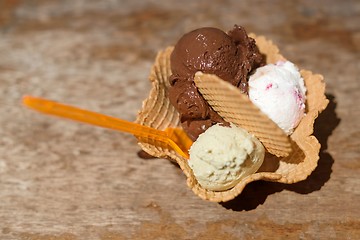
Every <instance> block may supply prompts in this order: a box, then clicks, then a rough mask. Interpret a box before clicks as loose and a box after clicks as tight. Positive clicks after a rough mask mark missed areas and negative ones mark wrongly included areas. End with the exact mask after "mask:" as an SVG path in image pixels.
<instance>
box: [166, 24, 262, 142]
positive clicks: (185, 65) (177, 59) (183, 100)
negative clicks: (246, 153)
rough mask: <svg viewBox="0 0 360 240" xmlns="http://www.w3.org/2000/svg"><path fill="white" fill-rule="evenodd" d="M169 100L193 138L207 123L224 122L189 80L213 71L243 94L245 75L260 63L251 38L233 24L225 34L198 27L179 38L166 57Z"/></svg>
mask: <svg viewBox="0 0 360 240" xmlns="http://www.w3.org/2000/svg"><path fill="white" fill-rule="evenodd" d="M170 61H171V71H172V75H171V76H170V79H169V81H170V84H171V87H170V89H169V98H170V102H171V103H172V104H173V105H174V106H175V108H176V109H177V110H178V111H179V113H180V118H181V123H182V126H183V128H184V130H185V131H186V132H187V133H188V135H189V136H190V137H191V138H192V139H193V140H195V139H196V138H197V137H198V135H199V134H200V133H202V132H204V131H205V130H206V129H207V128H209V127H210V126H212V125H214V124H216V123H218V122H220V123H225V121H224V120H223V119H222V118H221V117H220V116H219V115H218V114H217V113H216V112H215V111H214V110H213V109H212V108H211V107H210V106H209V105H208V104H207V102H206V101H205V100H204V99H203V97H202V96H201V94H200V93H199V92H198V90H197V88H196V86H195V84H194V82H193V80H194V75H195V73H196V72H198V71H201V72H203V73H210V74H215V75H217V76H218V77H220V78H221V79H223V80H225V81H227V82H229V83H231V84H232V85H234V86H236V87H239V89H240V90H241V91H242V92H244V93H247V76H248V74H249V72H251V71H252V70H253V69H255V68H256V67H258V66H260V65H262V63H263V62H264V59H263V56H262V55H261V54H260V52H259V50H258V48H257V46H256V45H255V41H254V39H252V38H250V37H248V36H247V34H246V32H245V30H244V29H243V28H242V27H240V26H237V25H235V27H234V28H233V30H231V31H229V33H228V34H226V33H225V32H223V31H221V30H219V29H216V28H210V27H205V28H200V29H196V30H194V31H191V32H189V33H187V34H185V35H184V36H182V37H181V38H180V40H179V41H178V43H177V44H176V45H175V48H174V50H173V52H172V54H171V57H170Z"/></svg>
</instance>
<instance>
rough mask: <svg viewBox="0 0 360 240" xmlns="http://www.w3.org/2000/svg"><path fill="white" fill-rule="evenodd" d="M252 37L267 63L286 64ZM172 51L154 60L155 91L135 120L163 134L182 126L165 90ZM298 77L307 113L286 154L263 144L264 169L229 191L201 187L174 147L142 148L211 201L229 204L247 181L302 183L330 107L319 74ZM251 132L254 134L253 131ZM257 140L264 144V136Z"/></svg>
mask: <svg viewBox="0 0 360 240" xmlns="http://www.w3.org/2000/svg"><path fill="white" fill-rule="evenodd" d="M249 35H250V36H251V37H252V38H254V39H255V40H256V44H257V46H258V48H259V50H260V52H261V53H262V54H264V55H265V56H266V62H267V63H275V62H277V61H279V60H285V58H284V57H283V56H282V55H281V54H280V53H279V49H278V48H277V46H275V45H274V44H273V43H272V42H271V41H269V40H267V39H265V37H262V36H259V37H257V36H255V35H254V34H249ZM172 50H173V47H168V48H166V49H165V50H163V51H160V52H159V53H158V55H157V57H156V60H155V63H154V65H153V67H152V69H151V73H150V76H149V79H150V81H151V83H152V89H151V91H150V94H149V96H148V98H147V99H145V100H144V102H143V105H142V109H141V110H140V111H139V113H138V116H137V119H136V122H137V123H139V124H142V125H146V126H149V127H153V128H156V129H160V130H164V129H166V128H168V127H181V126H180V120H179V113H178V112H177V110H176V109H175V108H174V107H173V106H172V105H171V103H170V101H169V98H168V93H167V89H168V88H169V86H170V84H169V81H168V77H169V76H170V75H171V69H170V54H171V52H172ZM300 73H301V75H302V77H303V78H304V82H305V86H306V88H307V93H306V98H307V100H306V115H305V116H304V117H303V119H302V120H301V122H300V123H299V125H298V126H297V128H296V129H295V130H294V132H293V133H292V134H291V135H290V136H289V138H288V140H289V141H288V144H289V145H287V143H286V144H285V145H286V147H285V150H284V151H285V153H284V152H283V153H282V152H280V153H279V152H278V153H276V151H275V152H272V151H271V150H269V148H267V147H266V143H265V144H264V142H263V144H264V146H265V147H266V149H267V150H268V153H267V154H266V156H265V159H264V162H263V164H262V166H261V167H260V169H259V170H258V171H257V172H256V173H254V174H251V175H249V176H247V177H245V178H243V179H242V180H241V181H240V182H239V183H238V184H237V185H235V186H234V187H233V188H231V189H229V190H226V191H211V190H206V189H204V188H202V187H201V186H200V184H199V183H198V182H197V180H196V178H195V176H194V174H193V172H192V169H191V168H190V167H189V165H188V163H187V161H188V160H187V159H185V158H183V157H181V156H180V155H178V154H177V153H176V152H175V151H173V150H171V149H170V148H168V147H166V146H163V145H159V144H157V143H154V142H148V141H147V142H145V141H142V139H139V145H140V147H141V148H142V149H143V150H144V151H145V152H147V153H148V154H150V155H152V156H154V157H159V158H167V159H169V160H171V161H174V162H176V163H177V164H178V165H179V166H180V168H181V169H182V171H183V172H184V174H185V175H186V178H187V185H188V187H189V188H190V189H191V190H192V191H193V192H194V193H195V194H196V195H197V196H199V197H200V198H202V199H205V200H209V201H213V202H226V201H229V200H232V199H234V198H235V197H236V196H238V195H239V194H240V193H241V192H242V191H243V189H244V188H245V186H246V185H247V184H248V183H250V182H253V181H257V180H264V181H271V182H280V183H286V184H291V183H295V182H299V181H302V180H304V179H306V178H307V177H308V176H309V175H310V174H311V172H312V171H313V170H314V169H315V168H316V166H317V162H318V160H319V151H320V144H319V142H318V140H317V139H316V138H315V137H314V136H313V135H312V134H313V127H314V122H315V119H316V118H317V117H318V115H319V113H320V112H322V111H323V110H324V109H325V108H326V106H327V104H328V100H327V99H326V97H325V82H324V80H323V77H322V76H321V75H319V74H313V73H312V72H310V71H307V70H301V71H300ZM234 89H235V88H234ZM234 89H233V90H229V91H238V90H237V89H235V90H234ZM218 113H219V114H220V115H221V116H222V117H223V118H224V119H226V118H227V117H228V116H223V115H222V112H221V111H220V112H218ZM269 121H271V120H269ZM235 124H236V123H235ZM244 128H245V129H246V127H244ZM247 130H248V129H247ZM249 132H251V131H250V130H249ZM254 135H256V134H254ZM259 139H260V140H261V138H259ZM282 139H283V138H282ZM283 140H284V139H283ZM275 141H276V140H275ZM285 142H286V141H285ZM280 145H281V144H280ZM289 148H291V149H290V151H288V150H286V149H289ZM269 152H272V153H273V154H270V153H269ZM281 156H284V157H281Z"/></svg>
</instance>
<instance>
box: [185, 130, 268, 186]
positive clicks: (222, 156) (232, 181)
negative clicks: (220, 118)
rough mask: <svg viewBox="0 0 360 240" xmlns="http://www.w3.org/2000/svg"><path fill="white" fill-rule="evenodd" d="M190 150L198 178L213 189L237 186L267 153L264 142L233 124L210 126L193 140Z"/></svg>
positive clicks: (256, 167) (193, 168)
mask: <svg viewBox="0 0 360 240" xmlns="http://www.w3.org/2000/svg"><path fill="white" fill-rule="evenodd" d="M189 153H190V159H189V166H190V167H191V169H192V170H193V173H194V175H195V177H196V179H197V181H198V182H199V184H200V185H201V186H202V187H203V188H205V189H208V190H213V191H224V190H227V189H230V188H232V187H234V186H235V185H236V184H237V183H238V182H239V181H240V180H241V179H243V178H245V177H246V176H248V175H250V174H253V173H255V172H256V171H257V170H258V169H259V168H260V166H261V164H262V162H263V160H264V157H265V149H264V147H263V145H262V144H261V142H260V141H259V140H258V139H257V138H256V137H254V136H253V135H252V134H250V133H248V132H247V131H246V130H245V129H242V128H239V127H236V126H235V125H234V124H230V127H226V126H222V125H221V124H216V125H214V126H212V127H210V128H209V129H207V130H206V131H205V132H204V133H202V134H201V135H200V136H199V137H198V139H197V140H196V141H195V142H194V143H193V145H192V146H191V148H190V150H189Z"/></svg>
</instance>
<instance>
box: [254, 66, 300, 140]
mask: <svg viewBox="0 0 360 240" xmlns="http://www.w3.org/2000/svg"><path fill="white" fill-rule="evenodd" d="M249 98H250V100H251V101H252V102H253V103H254V104H255V105H256V106H257V107H258V108H260V110H261V111H262V112H264V113H265V114H266V115H267V116H268V117H269V118H270V119H271V120H273V121H274V122H275V123H276V124H277V125H278V126H279V127H280V128H281V129H282V130H283V131H284V132H285V133H286V134H287V135H290V134H291V133H293V131H294V129H295V128H296V126H297V125H298V124H299V122H300V120H301V119H302V117H303V116H304V113H305V101H306V88H305V85H304V80H303V78H302V77H301V75H300V72H299V69H298V68H297V67H296V66H295V65H294V64H293V63H291V62H290V61H278V62H277V63H275V64H268V65H265V66H263V67H259V68H257V69H256V71H255V73H254V74H253V75H251V76H250V78H249Z"/></svg>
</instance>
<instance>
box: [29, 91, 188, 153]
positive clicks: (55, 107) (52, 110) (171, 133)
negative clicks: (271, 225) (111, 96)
mask: <svg viewBox="0 0 360 240" xmlns="http://www.w3.org/2000/svg"><path fill="white" fill-rule="evenodd" d="M23 104H24V105H25V106H27V107H29V108H31V109H34V110H37V111H39V112H42V113H46V114H50V115H54V116H58V117H63V118H67V119H71V120H76V121H79V122H83V123H87V124H91V125H95V126H100V127H103V128H108V129H113V130H117V131H121V132H127V133H131V134H133V135H135V136H136V137H139V138H143V139H148V140H153V141H152V142H154V143H155V144H156V143H157V142H160V143H163V144H164V143H165V144H166V145H168V146H169V147H171V148H172V149H173V150H174V151H176V152H177V153H178V154H180V155H181V156H183V157H185V158H189V153H188V150H189V148H190V146H191V144H192V143H193V142H192V140H191V139H189V138H188V137H187V135H186V134H185V132H184V131H183V130H182V129H180V128H167V129H165V131H161V130H158V129H155V128H151V127H147V126H144V125H140V124H137V123H133V122H129V121H126V120H122V119H119V118H115V117H111V116H107V115H104V114H101V113H96V112H92V111H88V110H84V109H80V108H77V107H73V106H69V105H65V104H62V103H58V102H54V101H51V100H47V99H43V98H38V97H33V96H24V97H23Z"/></svg>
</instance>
